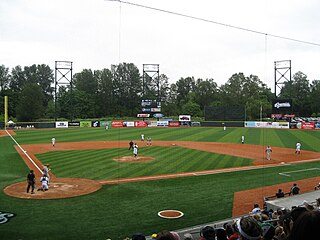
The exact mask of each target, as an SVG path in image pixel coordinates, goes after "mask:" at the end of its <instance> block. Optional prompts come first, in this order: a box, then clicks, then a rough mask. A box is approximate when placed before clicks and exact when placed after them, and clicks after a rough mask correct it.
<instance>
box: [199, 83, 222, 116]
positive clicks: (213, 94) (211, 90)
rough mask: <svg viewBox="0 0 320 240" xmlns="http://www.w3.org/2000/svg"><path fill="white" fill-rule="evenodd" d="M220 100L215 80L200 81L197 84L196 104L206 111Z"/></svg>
mask: <svg viewBox="0 0 320 240" xmlns="http://www.w3.org/2000/svg"><path fill="white" fill-rule="evenodd" d="M217 99H218V85H217V83H216V82H214V80H213V79H206V80H202V79H198V80H197V81H196V84H195V102H196V103H197V104H198V105H199V106H200V109H202V110H204V107H205V106H209V105H210V104H211V103H212V102H214V101H215V100H217Z"/></svg>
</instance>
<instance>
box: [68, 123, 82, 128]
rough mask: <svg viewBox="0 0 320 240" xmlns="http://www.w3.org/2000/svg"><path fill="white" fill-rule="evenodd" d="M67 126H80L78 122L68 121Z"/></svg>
mask: <svg viewBox="0 0 320 240" xmlns="http://www.w3.org/2000/svg"><path fill="white" fill-rule="evenodd" d="M68 126H69V127H80V122H68Z"/></svg>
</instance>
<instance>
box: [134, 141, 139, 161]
mask: <svg viewBox="0 0 320 240" xmlns="http://www.w3.org/2000/svg"><path fill="white" fill-rule="evenodd" d="M133 155H134V157H135V158H136V157H137V156H138V145H137V144H136V143H135V144H134V145H133Z"/></svg>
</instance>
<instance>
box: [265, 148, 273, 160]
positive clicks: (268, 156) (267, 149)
mask: <svg viewBox="0 0 320 240" xmlns="http://www.w3.org/2000/svg"><path fill="white" fill-rule="evenodd" d="M271 152H272V149H271V147H270V145H268V147H267V148H266V153H267V160H271Z"/></svg>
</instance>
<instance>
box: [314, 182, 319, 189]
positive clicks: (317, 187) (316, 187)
mask: <svg viewBox="0 0 320 240" xmlns="http://www.w3.org/2000/svg"><path fill="white" fill-rule="evenodd" d="M314 190H320V182H319V184H318V185H317V186H315V187H314Z"/></svg>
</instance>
